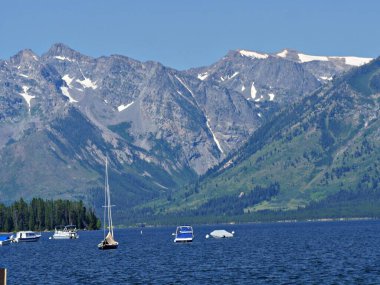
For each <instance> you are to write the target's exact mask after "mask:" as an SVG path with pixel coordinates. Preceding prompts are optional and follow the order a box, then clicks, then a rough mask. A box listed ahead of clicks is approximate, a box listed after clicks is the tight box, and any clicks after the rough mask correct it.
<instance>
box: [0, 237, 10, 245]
mask: <svg viewBox="0 0 380 285" xmlns="http://www.w3.org/2000/svg"><path fill="white" fill-rule="evenodd" d="M11 242H12V239H11V237H9V236H0V246H2V245H8V244H10V243H11Z"/></svg>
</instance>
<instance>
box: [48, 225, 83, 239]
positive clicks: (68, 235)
mask: <svg viewBox="0 0 380 285" xmlns="http://www.w3.org/2000/svg"><path fill="white" fill-rule="evenodd" d="M52 238H53V239H77V238H79V235H78V231H77V228H76V227H75V225H67V226H60V227H56V228H55V231H54V235H53V236H52Z"/></svg>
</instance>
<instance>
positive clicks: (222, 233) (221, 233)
mask: <svg viewBox="0 0 380 285" xmlns="http://www.w3.org/2000/svg"><path fill="white" fill-rule="evenodd" d="M234 234H235V232H234V231H232V232H227V231H226V230H215V231H212V232H211V233H210V235H206V238H209V237H210V236H212V237H213V238H232V237H234Z"/></svg>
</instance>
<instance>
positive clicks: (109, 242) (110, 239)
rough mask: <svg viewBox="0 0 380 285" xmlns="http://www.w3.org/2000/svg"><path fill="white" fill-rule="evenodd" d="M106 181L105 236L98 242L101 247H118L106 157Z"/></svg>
mask: <svg viewBox="0 0 380 285" xmlns="http://www.w3.org/2000/svg"><path fill="white" fill-rule="evenodd" d="M105 176H106V177H105V182H104V206H103V207H104V215H103V228H104V238H103V240H102V241H101V242H100V243H99V244H98V248H99V249H103V250H104V249H116V248H117V247H118V246H119V243H118V242H117V241H115V239H114V234H113V223H112V211H111V208H112V205H111V197H110V187H109V184H108V160H107V158H106V174H105ZM106 216H107V225H108V226H107V227H106ZM106 228H108V233H107V235H106Z"/></svg>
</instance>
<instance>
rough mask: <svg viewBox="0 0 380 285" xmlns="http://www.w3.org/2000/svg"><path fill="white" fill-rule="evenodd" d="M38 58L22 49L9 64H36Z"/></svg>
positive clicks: (31, 52) (27, 50)
mask: <svg viewBox="0 0 380 285" xmlns="http://www.w3.org/2000/svg"><path fill="white" fill-rule="evenodd" d="M38 60H39V57H38V56H37V55H36V54H35V53H34V52H33V51H32V50H31V49H24V50H21V51H20V52H18V53H17V54H16V55H14V56H12V57H11V58H10V62H11V63H12V64H15V65H22V64H23V63H31V62H37V61H38Z"/></svg>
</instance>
